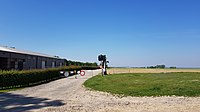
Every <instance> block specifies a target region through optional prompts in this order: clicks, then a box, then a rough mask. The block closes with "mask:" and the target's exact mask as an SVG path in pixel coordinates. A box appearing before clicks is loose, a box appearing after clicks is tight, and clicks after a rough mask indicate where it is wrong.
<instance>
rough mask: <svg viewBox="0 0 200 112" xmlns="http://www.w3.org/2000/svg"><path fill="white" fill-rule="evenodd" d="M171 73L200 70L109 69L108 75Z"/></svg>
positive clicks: (197, 70) (199, 70)
mask: <svg viewBox="0 0 200 112" xmlns="http://www.w3.org/2000/svg"><path fill="white" fill-rule="evenodd" d="M173 72H200V69H168V68H166V69H147V68H110V69H108V74H118V73H173Z"/></svg>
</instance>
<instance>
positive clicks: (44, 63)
mask: <svg viewBox="0 0 200 112" xmlns="http://www.w3.org/2000/svg"><path fill="white" fill-rule="evenodd" d="M44 68H46V61H42V69H44Z"/></svg>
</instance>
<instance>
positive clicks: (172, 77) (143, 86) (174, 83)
mask: <svg viewBox="0 0 200 112" xmlns="http://www.w3.org/2000/svg"><path fill="white" fill-rule="evenodd" d="M84 86H86V87H88V88H91V89H93V90H98V91H104V92H109V93H112V94H119V95H122V96H173V95H175V96H190V97H195V96H200V73H122V74H112V75H107V76H101V75H98V76H95V77H92V78H90V79H89V80H87V81H86V82H85V83H84Z"/></svg>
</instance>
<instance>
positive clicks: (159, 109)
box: [0, 70, 200, 112]
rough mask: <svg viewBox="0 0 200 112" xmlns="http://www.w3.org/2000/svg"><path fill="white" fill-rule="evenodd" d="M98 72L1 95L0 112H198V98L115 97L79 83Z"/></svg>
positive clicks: (199, 107) (90, 72)
mask: <svg viewBox="0 0 200 112" xmlns="http://www.w3.org/2000/svg"><path fill="white" fill-rule="evenodd" d="M99 72H100V71H99V70H96V71H87V72H86V76H83V77H80V76H77V78H75V76H72V77H70V78H64V79H60V80H56V81H53V82H50V83H48V84H43V85H39V86H35V87H30V88H26V89H23V90H18V91H13V92H9V93H0V112H1V111H7V112H10V111H11V112H12V111H14V112H22V111H36V112H64V111H66V112H71V111H72V112H77V111H81V112H199V110H200V97H196V98H195V97H175V96H174V97H167V96H166V97H123V98H120V97H117V96H113V95H110V94H108V93H103V92H95V91H89V90H87V89H85V88H84V87H82V83H83V82H84V81H85V80H87V79H88V78H89V77H91V76H93V75H96V74H98V73H99Z"/></svg>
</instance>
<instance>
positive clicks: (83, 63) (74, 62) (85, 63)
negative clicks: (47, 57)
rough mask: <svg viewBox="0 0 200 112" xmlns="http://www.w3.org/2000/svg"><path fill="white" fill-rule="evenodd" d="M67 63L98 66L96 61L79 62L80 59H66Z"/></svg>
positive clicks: (68, 64)
mask: <svg viewBox="0 0 200 112" xmlns="http://www.w3.org/2000/svg"><path fill="white" fill-rule="evenodd" d="M66 65H67V66H70V65H74V66H98V64H97V63H96V62H94V63H89V62H78V61H71V60H66Z"/></svg>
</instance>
